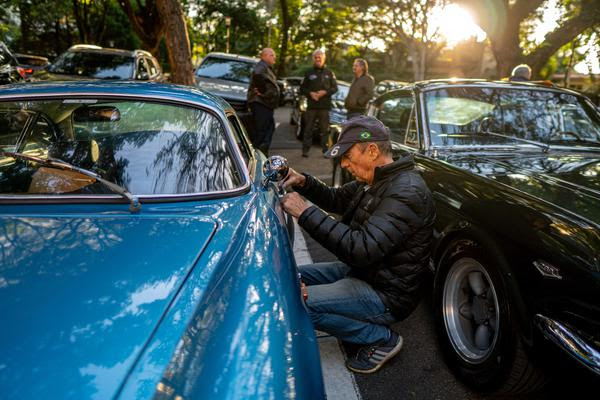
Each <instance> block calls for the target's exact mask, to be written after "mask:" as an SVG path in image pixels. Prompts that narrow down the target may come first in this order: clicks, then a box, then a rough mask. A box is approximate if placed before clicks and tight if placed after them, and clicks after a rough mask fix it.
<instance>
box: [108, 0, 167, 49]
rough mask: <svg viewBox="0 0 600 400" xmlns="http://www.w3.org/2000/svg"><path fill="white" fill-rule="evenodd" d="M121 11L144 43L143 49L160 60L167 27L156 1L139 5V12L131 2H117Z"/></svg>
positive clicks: (119, 0) (151, 0) (147, 0)
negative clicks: (160, 50) (160, 48)
mask: <svg viewBox="0 0 600 400" xmlns="http://www.w3.org/2000/svg"><path fill="white" fill-rule="evenodd" d="M117 2H118V3H119V5H120V6H121V9H122V10H123V12H124V13H125V15H127V18H129V22H131V27H132V28H133V30H134V32H135V33H136V35H137V36H138V37H139V38H140V40H141V41H142V48H143V49H145V50H148V51H149V52H150V53H152V54H153V55H154V56H155V57H157V58H158V56H159V54H158V50H159V45H160V39H161V38H162V36H163V33H164V29H165V25H164V23H163V21H162V18H160V16H159V12H158V10H157V9H156V4H155V3H154V0H146V1H145V2H144V3H143V4H141V3H140V2H136V3H137V4H138V10H135V9H134V8H133V6H132V5H131V2H130V0H117Z"/></svg>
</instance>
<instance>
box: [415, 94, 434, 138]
mask: <svg viewBox="0 0 600 400" xmlns="http://www.w3.org/2000/svg"><path fill="white" fill-rule="evenodd" d="M417 96H418V101H419V103H420V107H419V110H418V111H419V114H420V115H419V116H420V117H421V118H420V119H421V132H423V134H422V137H423V141H424V143H423V147H422V148H421V150H428V149H429V148H431V138H430V137H429V124H428V123H427V109H426V108H425V96H424V95H423V92H421V91H419V92H417ZM415 104H416V102H415Z"/></svg>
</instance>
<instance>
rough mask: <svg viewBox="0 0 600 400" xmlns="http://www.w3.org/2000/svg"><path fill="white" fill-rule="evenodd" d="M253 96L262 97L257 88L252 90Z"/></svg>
mask: <svg viewBox="0 0 600 400" xmlns="http://www.w3.org/2000/svg"><path fill="white" fill-rule="evenodd" d="M254 94H255V95H257V96H262V95H263V94H262V93H261V92H260V91H259V90H258V89H257V88H254Z"/></svg>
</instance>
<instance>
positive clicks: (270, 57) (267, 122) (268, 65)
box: [247, 47, 279, 155]
mask: <svg viewBox="0 0 600 400" xmlns="http://www.w3.org/2000/svg"><path fill="white" fill-rule="evenodd" d="M274 64H275V52H274V51H273V49H271V48H269V47H265V48H264V49H262V51H261V52H260V61H259V62H258V64H256V66H255V67H254V71H252V77H251V79H250V86H249V87H248V95H247V97H248V104H249V105H250V109H251V110H252V115H253V117H254V134H253V135H252V137H251V140H252V144H253V145H254V147H256V148H258V149H259V150H260V151H262V152H263V153H264V154H265V155H268V154H269V147H270V146H271V139H272V138H273V132H274V131H275V119H274V117H273V113H274V110H275V108H277V106H278V105H279V86H277V78H276V77H275V73H274V72H273V70H272V67H273V65H274Z"/></svg>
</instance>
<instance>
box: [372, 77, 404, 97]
mask: <svg viewBox="0 0 600 400" xmlns="http://www.w3.org/2000/svg"><path fill="white" fill-rule="evenodd" d="M406 85H408V82H402V81H393V80H384V81H381V82H379V83H378V84H377V85H375V89H374V92H375V96H380V95H382V94H384V93H385V92H389V91H390V90H395V89H400V88H401V87H402V86H406Z"/></svg>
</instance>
